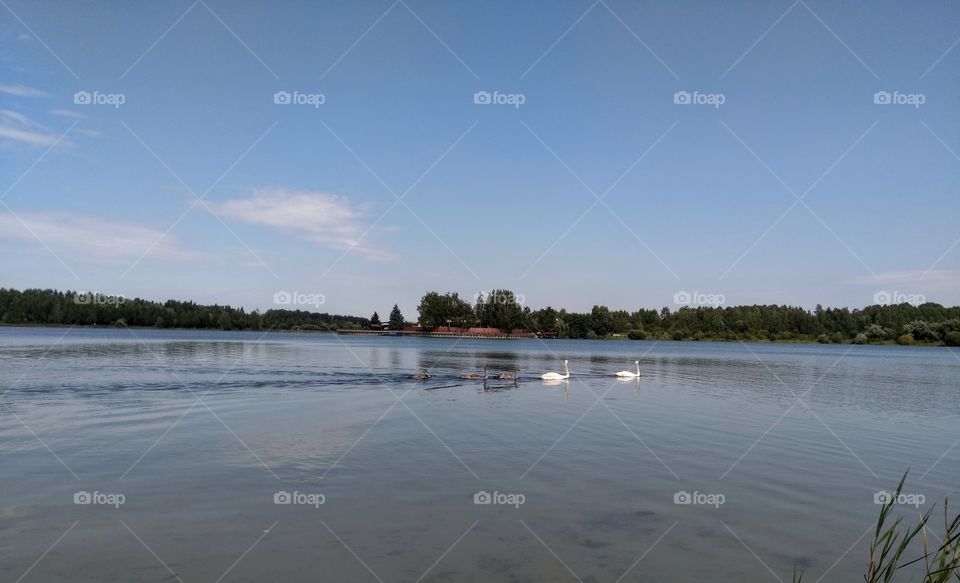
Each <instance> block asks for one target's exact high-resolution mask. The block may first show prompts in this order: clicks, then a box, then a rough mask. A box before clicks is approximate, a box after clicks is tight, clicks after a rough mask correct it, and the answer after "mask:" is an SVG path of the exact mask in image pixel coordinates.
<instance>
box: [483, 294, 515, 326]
mask: <svg viewBox="0 0 960 583" xmlns="http://www.w3.org/2000/svg"><path fill="white" fill-rule="evenodd" d="M474 311H475V313H476V315H477V320H479V321H480V325H481V326H490V327H491V328H502V329H504V330H512V329H513V328H519V327H520V326H522V325H523V309H522V308H521V307H520V303H519V301H518V300H517V296H516V295H515V294H514V293H513V292H512V291H510V290H507V289H495V290H493V291H492V292H490V293H489V294H487V295H486V296H484V295H483V294H480V295H479V296H477V306H476V308H475V309H474Z"/></svg>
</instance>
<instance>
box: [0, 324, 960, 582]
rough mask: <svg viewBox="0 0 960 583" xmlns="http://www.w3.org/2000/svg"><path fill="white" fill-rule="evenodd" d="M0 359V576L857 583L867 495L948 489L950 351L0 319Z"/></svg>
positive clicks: (955, 400)
mask: <svg viewBox="0 0 960 583" xmlns="http://www.w3.org/2000/svg"><path fill="white" fill-rule="evenodd" d="M638 358H639V359H640V365H641V369H642V376H641V378H640V380H639V381H619V380H616V379H615V378H614V377H613V376H612V373H613V372H614V371H617V370H624V369H627V370H630V369H631V368H633V364H632V363H633V361H634V360H636V359H638ZM563 359H569V360H570V369H571V371H572V373H573V374H572V378H571V379H570V382H569V383H560V384H556V385H546V384H544V383H542V382H541V381H540V380H539V378H538V376H539V374H540V373H542V372H545V371H548V370H562V368H563V364H562V360H563ZM485 364H486V365H488V366H489V367H490V368H491V371H493V370H510V371H512V370H514V369H518V370H519V371H520V374H521V380H520V381H519V383H518V384H519V386H518V387H513V385H512V384H511V383H510V381H492V382H491V383H490V384H491V385H492V386H489V387H488V388H487V389H486V390H485V389H484V387H483V385H482V383H480V382H477V381H463V380H460V379H458V378H457V375H458V374H461V373H463V372H476V371H479V370H480V368H481V367H482V366H483V365H485ZM420 368H429V369H430V371H431V372H432V373H433V378H431V379H430V380H429V381H426V382H417V381H410V380H408V379H407V378H406V376H407V375H408V374H411V373H413V372H416V371H417V370H419V369H420ZM0 370H2V377H0V378H2V382H3V384H2V387H0V394H2V393H3V392H6V394H5V395H4V396H3V397H2V399H0V401H2V405H0V578H2V579H3V580H10V581H18V578H20V577H21V576H23V575H24V574H26V576H23V577H22V579H19V580H22V581H24V582H26V581H54V582H55V581H108V580H118V581H170V580H174V581H175V580H177V579H178V578H179V579H180V580H182V581H184V582H192V581H265V580H274V581H294V582H296V581H316V580H331V581H377V580H380V581H384V582H386V581H418V580H423V581H565V580H569V581H576V580H577V579H580V580H582V581H610V582H614V581H618V580H622V581H704V580H711V581H746V582H753V581H758V582H760V581H775V580H776V578H777V577H779V578H782V579H784V580H789V577H790V575H791V572H792V570H793V567H794V565H795V564H796V565H799V566H801V567H803V568H804V569H806V571H807V575H806V577H805V579H804V580H807V578H810V580H811V581H815V580H817V579H818V578H820V577H821V576H823V579H822V580H823V581H855V580H861V579H862V577H861V573H862V569H863V564H864V562H865V560H866V556H867V555H866V549H867V544H868V539H869V535H867V536H866V537H864V538H861V537H862V536H863V535H864V534H865V533H866V531H867V529H868V528H869V527H871V526H872V522H873V520H874V519H875V517H876V514H877V511H878V508H879V507H878V506H877V505H876V504H875V503H874V494H875V493H876V492H877V491H879V490H889V489H892V488H893V487H894V486H895V485H896V482H897V481H898V479H899V477H900V475H901V474H902V473H903V471H905V470H906V469H907V468H910V470H911V474H910V479H909V482H908V484H907V487H906V488H905V490H906V491H908V492H910V493H914V494H922V495H923V496H924V497H925V501H924V504H923V505H921V506H920V507H919V509H915V508H913V507H911V506H903V507H901V510H902V511H903V512H905V513H906V515H907V516H908V519H915V518H916V516H917V514H918V513H919V511H922V510H924V509H925V508H928V507H930V506H931V505H932V504H933V503H934V502H938V501H942V499H943V497H944V496H945V495H948V494H950V493H951V492H953V491H954V490H956V489H957V488H958V486H960V480H958V477H960V445H957V443H956V441H957V440H958V438H960V390H958V389H960V354H957V353H955V352H954V353H952V352H950V351H949V350H948V349H937V348H916V347H894V346H882V347H881V346H852V347H851V346H832V345H831V346H819V345H765V344H738V343H723V344H720V343H717V344H711V343H694V342H661V343H656V342H626V341H624V342H616V341H563V340H551V341H544V342H540V341H536V340H461V341H456V340H446V339H429V338H392V337H390V338H380V337H373V338H369V337H337V336H332V335H325V334H292V333H270V334H265V335H264V334H260V333H255V332H223V333H218V332H193V331H155V330H133V331H128V330H113V329H111V330H99V329H70V330H67V329H65V328H49V329H24V328H0ZM953 446H956V447H953ZM78 491H83V492H90V493H93V492H97V493H98V494H100V497H99V498H100V501H106V499H105V498H104V497H103V495H106V494H122V495H123V497H124V500H123V504H121V505H119V507H115V506H109V505H106V504H75V503H74V496H75V493H77V492H78ZM478 491H487V492H490V493H493V492H497V493H499V494H500V496H499V497H498V501H501V502H507V501H510V502H512V503H514V504H513V505H510V504H506V503H504V504H475V503H474V494H475V493H476V492H478ZM278 492H288V493H290V494H291V495H293V494H294V493H297V495H298V496H297V498H298V501H300V502H307V501H313V502H316V501H318V500H319V499H320V498H319V496H317V495H320V494H322V495H323V497H324V498H323V503H322V504H318V505H316V506H313V505H306V504H275V503H274V496H275V494H277V493H278ZM678 492H689V493H691V495H692V494H693V493H694V492H696V493H697V494H698V496H697V500H698V501H701V502H708V501H709V502H712V503H716V502H718V501H722V504H714V505H709V504H706V503H704V504H676V503H675V495H676V494H677V493H678ZM507 494H519V495H522V498H519V497H517V496H513V497H507V496H505V495H507ZM311 495H313V497H310V496H311ZM707 495H713V496H707ZM955 498H960V496H955ZM112 500H113V501H116V499H112ZM518 501H522V504H516V503H517V502H518ZM940 522H941V521H936V522H935V523H934V531H933V532H934V535H937V533H938V529H939V532H940V533H941V534H942V526H940ZM61 537H62V538H61ZM858 541H859V542H858ZM44 553H46V554H44ZM41 557H42V558H41ZM38 559H40V560H38Z"/></svg>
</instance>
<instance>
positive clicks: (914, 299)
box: [873, 290, 927, 306]
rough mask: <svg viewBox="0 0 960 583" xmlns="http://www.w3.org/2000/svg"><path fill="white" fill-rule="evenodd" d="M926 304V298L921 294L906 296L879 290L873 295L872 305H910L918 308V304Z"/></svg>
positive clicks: (898, 292)
mask: <svg viewBox="0 0 960 583" xmlns="http://www.w3.org/2000/svg"><path fill="white" fill-rule="evenodd" d="M926 302H927V298H926V296H924V295H923V294H908V293H903V292H900V291H897V290H893V291H886V290H880V291H878V292H877V293H875V294H873V303H875V304H878V305H881V306H895V305H897V304H910V305H913V306H919V305H920V304H924V303H926Z"/></svg>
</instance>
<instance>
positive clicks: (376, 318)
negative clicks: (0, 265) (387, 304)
mask: <svg viewBox="0 0 960 583" xmlns="http://www.w3.org/2000/svg"><path fill="white" fill-rule="evenodd" d="M381 326H382V325H381V324H380V314H378V313H376V312H374V313H373V315H372V316H370V327H371V328H380V327H381Z"/></svg>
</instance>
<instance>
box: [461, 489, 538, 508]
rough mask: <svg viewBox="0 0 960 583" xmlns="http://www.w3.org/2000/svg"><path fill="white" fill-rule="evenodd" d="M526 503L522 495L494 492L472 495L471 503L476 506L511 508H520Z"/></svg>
mask: <svg viewBox="0 0 960 583" xmlns="http://www.w3.org/2000/svg"><path fill="white" fill-rule="evenodd" d="M526 501H527V497H526V496H524V495H523V494H517V493H506V492H497V491H496V490H494V491H493V492H487V491H486V490H480V491H479V492H477V493H476V494H474V495H473V503H474V504H477V505H495V506H513V507H514V508H520V506H522V505H523V504H524V503H525V502H526Z"/></svg>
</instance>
